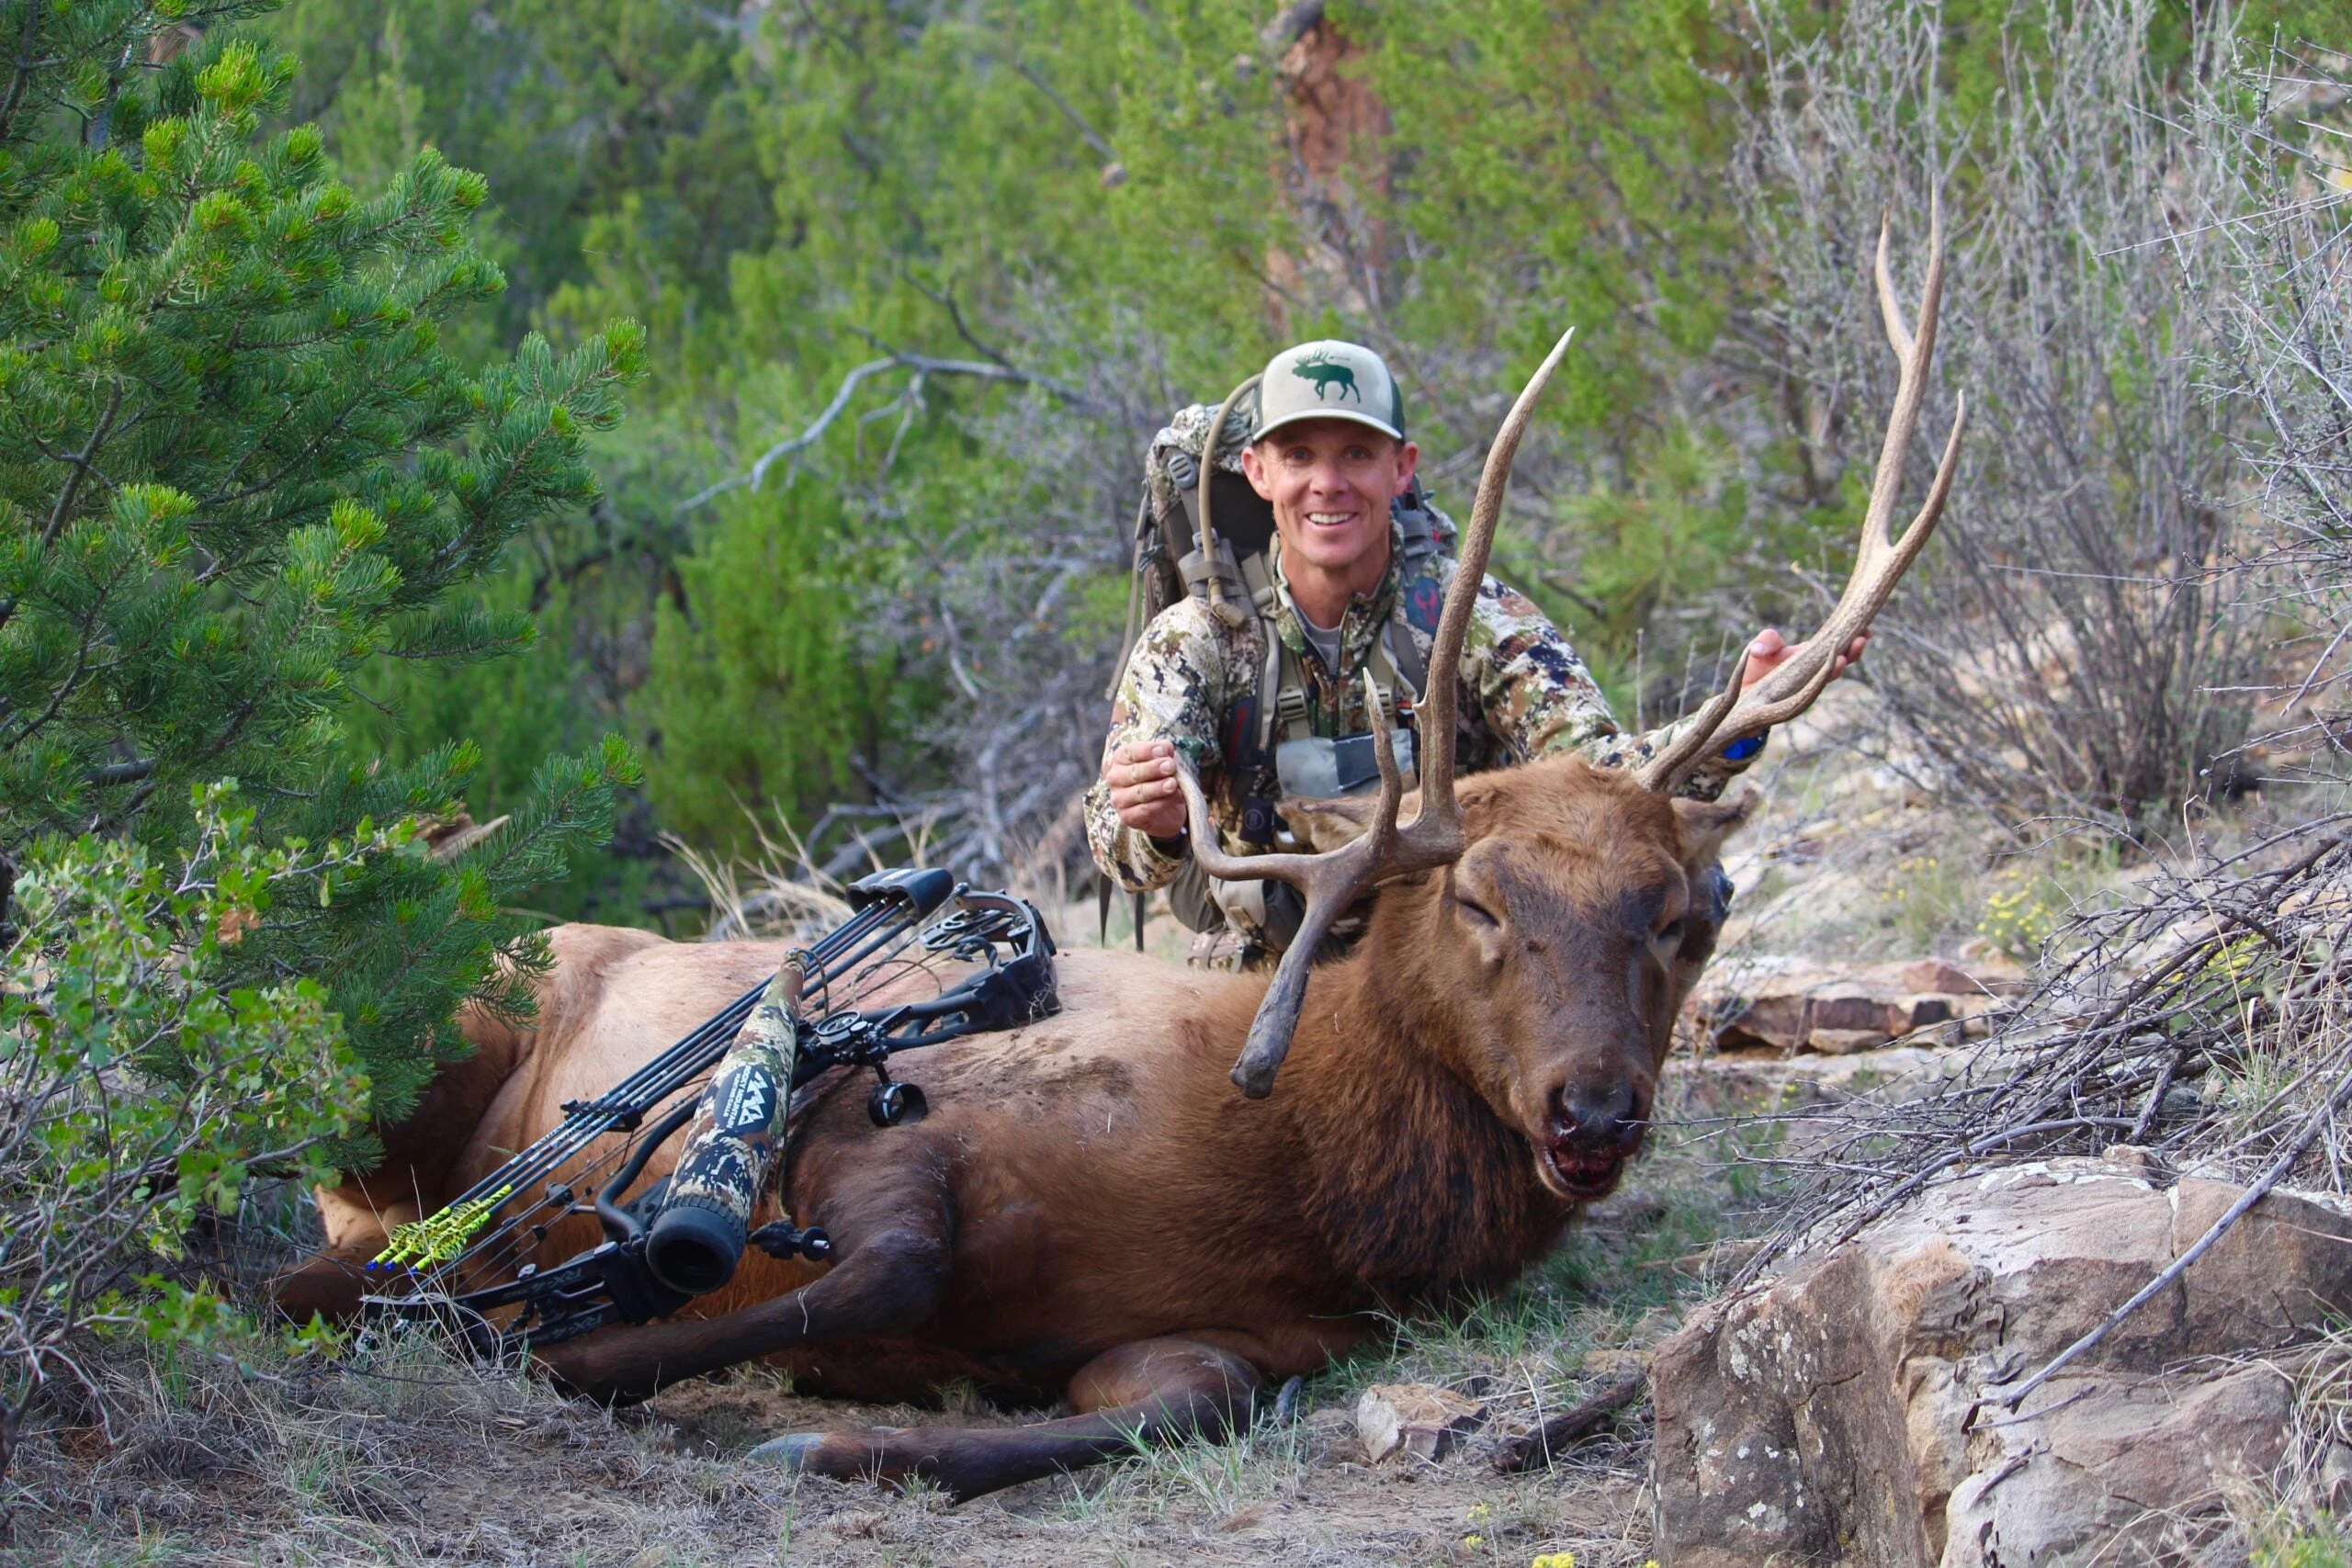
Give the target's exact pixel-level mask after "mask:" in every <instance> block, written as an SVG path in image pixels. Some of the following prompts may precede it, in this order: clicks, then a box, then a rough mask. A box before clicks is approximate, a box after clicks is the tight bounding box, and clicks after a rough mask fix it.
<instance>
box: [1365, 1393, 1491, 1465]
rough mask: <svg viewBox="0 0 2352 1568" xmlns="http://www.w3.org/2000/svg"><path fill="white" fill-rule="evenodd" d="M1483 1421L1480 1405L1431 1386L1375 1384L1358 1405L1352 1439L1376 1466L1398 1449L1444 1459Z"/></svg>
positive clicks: (1417, 1454) (1484, 1407) (1484, 1409)
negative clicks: (1358, 1443)
mask: <svg viewBox="0 0 2352 1568" xmlns="http://www.w3.org/2000/svg"><path fill="white" fill-rule="evenodd" d="M1486 1418H1487V1407H1486V1406H1485V1405H1484V1404H1479V1403H1478V1402H1477V1401H1476V1400H1475V1399H1469V1398H1465V1397H1464V1396H1463V1395H1461V1394H1458V1393H1454V1392H1453V1390H1452V1389H1445V1388H1439V1387H1437V1386H1436V1385H1435V1384H1433V1383H1421V1382H1405V1383H1375V1384H1374V1385H1373V1386H1372V1387H1370V1388H1368V1389H1366V1390H1364V1391H1363V1397H1362V1398H1360V1399H1358V1400H1357V1401H1356V1436H1357V1437H1358V1438H1361V1439H1362V1440H1363V1452H1364V1457H1365V1458H1366V1459H1369V1460H1371V1461H1374V1462H1375V1463H1377V1462H1378V1461H1381V1460H1384V1459H1386V1458H1387V1457H1388V1456H1389V1455H1390V1454H1392V1453H1395V1452H1397V1450H1400V1449H1401V1450H1404V1451H1405V1452H1407V1453H1409V1454H1411V1455H1413V1456H1414V1457H1415V1458H1417V1459H1425V1460H1439V1459H1443V1458H1444V1457H1445V1456H1446V1455H1447V1454H1449V1453H1451V1452H1453V1450H1454V1449H1455V1448H1456V1447H1457V1446H1459V1445H1460V1443H1461V1441H1462V1439H1463V1438H1464V1437H1467V1436H1468V1435H1469V1434H1470V1433H1472V1432H1475V1431H1476V1430H1477V1429H1478V1426H1479V1423H1481V1422H1483V1421H1484V1420H1485V1419H1486Z"/></svg>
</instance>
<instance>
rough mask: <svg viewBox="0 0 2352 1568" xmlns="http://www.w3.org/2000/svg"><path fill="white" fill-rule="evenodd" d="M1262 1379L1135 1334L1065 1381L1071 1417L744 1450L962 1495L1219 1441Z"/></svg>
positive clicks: (1192, 1349)
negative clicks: (1195, 1441)
mask: <svg viewBox="0 0 2352 1568" xmlns="http://www.w3.org/2000/svg"><path fill="white" fill-rule="evenodd" d="M1263 1381H1264V1380H1263V1379H1262V1378H1261V1377H1260V1375H1259V1372H1258V1369H1257V1368H1256V1367H1254V1366H1252V1365H1250V1362H1248V1361H1247V1360H1245V1359H1242V1358H1241V1357H1239V1356H1237V1355H1235V1354H1234V1353H1233V1352H1232V1351H1230V1350H1225V1349H1220V1348H1217V1347H1216V1346H1214V1345H1207V1344H1204V1343H1202V1342H1201V1341H1200V1340H1197V1339H1142V1340H1137V1341H1136V1343H1134V1344H1132V1345H1122V1346H1120V1347H1119V1348H1117V1349H1115V1350H1106V1351H1104V1352H1103V1354H1102V1355H1100V1356H1097V1357H1095V1358H1094V1359H1092V1360H1091V1361H1089V1362H1088V1363H1087V1364H1086V1365H1085V1366H1083V1367H1081V1368H1080V1369H1079V1371H1078V1374H1077V1376H1075V1377H1073V1378H1071V1379H1070V1382H1069V1402H1070V1404H1072V1405H1074V1406H1075V1407H1076V1408H1077V1409H1078V1410H1079V1412H1080V1414H1078V1415H1076V1416H1067V1417H1065V1418H1063V1419H1061V1420H1058V1421H1040V1422H1037V1423H1035V1425H1033V1426H1027V1427H999V1428H979V1429H973V1428H967V1427H903V1428H900V1429H899V1430H897V1431H882V1430H876V1431H870V1432H800V1433H795V1434H793V1435H792V1436H790V1437H785V1438H775V1440H774V1441H772V1442H766V1443H763V1444H761V1445H760V1446H759V1447H758V1448H756V1449H753V1450H752V1452H751V1455H750V1457H751V1458H752V1459H755V1460H763V1461H772V1462H775V1463H780V1464H785V1465H788V1466H790V1467H791V1468H792V1469H794V1470H797V1471H799V1472H804V1473H807V1474H815V1475H829V1476H832V1477H834V1478H836V1479H839V1480H844V1481H845V1480H850V1479H852V1478H854V1477H858V1476H873V1477H875V1478H876V1479H878V1480H883V1481H896V1482H904V1481H907V1480H910V1479H921V1480H922V1481H924V1482H927V1483H931V1484H933V1485H934V1486H939V1487H942V1488H944V1489H945V1490H946V1491H947V1492H948V1493H949V1494H950V1495H953V1496H955V1497H956V1499H957V1500H958V1501H961V1500H962V1499H964V1498H967V1497H977V1496H978V1495H981V1494H982V1493H986V1492H994V1491H997V1490H999V1489H1000V1488H1002V1487H1006V1486H1013V1485H1018V1484H1019V1483H1022V1482H1023V1481H1034V1480H1035V1479H1036V1478H1037V1477H1039V1476H1041V1475H1051V1474H1053V1473H1054V1472H1057V1471H1069V1470H1079V1469H1081V1468H1083V1467H1085V1466H1087V1465H1090V1464H1098V1463H1100V1462H1101V1461H1103V1460H1106V1459H1113V1458H1116V1457H1117V1456H1118V1455H1120V1454H1125V1453H1133V1452H1135V1451H1136V1450H1137V1449H1138V1448H1141V1447H1143V1446H1145V1445H1148V1444H1159V1443H1166V1442H1174V1441H1179V1440H1181V1439H1182V1438H1188V1437H1193V1436H1195V1435H1198V1436H1203V1437H1207V1438H1224V1437H1226V1436H1227V1435H1228V1434H1229V1433H1231V1432H1232V1431H1233V1430H1234V1429H1235V1428H1237V1427H1240V1426H1242V1425H1244V1424H1246V1423H1247V1422H1248V1420H1249V1419H1250V1409H1251V1406H1252V1404H1253V1403H1254V1402H1255V1400H1256V1398H1257V1393H1258V1390H1259V1388H1260V1386H1261V1384H1262V1382H1263Z"/></svg>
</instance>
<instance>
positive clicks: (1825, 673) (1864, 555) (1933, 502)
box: [1634, 197, 1968, 795]
mask: <svg viewBox="0 0 2352 1568" xmlns="http://www.w3.org/2000/svg"><path fill="white" fill-rule="evenodd" d="M1891 221H1892V220H1883V221H1882V222H1881V223H1880V224H1879V231H1878V266H1877V273H1878V303H1879V313H1880V315H1881V316H1883V318H1884V319H1885V322H1886V341H1887V342H1888V343H1889V344H1893V345H1894V357H1895V360H1896V362H1897V363H1898V364H1900V365H1901V366H1902V367H1903V368H1902V375H1901V377H1900V378H1898V379H1897V381H1896V382H1895V388H1894V412H1893V413H1892V414H1891V415H1890V416H1889V417H1888V419H1887V423H1886V442H1885V444H1884V445H1883V446H1881V447H1880V448H1879V455H1878V473H1877V475H1876V477H1875V478H1874V479H1872V481H1871V502H1870V507H1869V510H1868V511H1866V512H1864V513H1863V514H1862V542H1861V547H1860V549H1859V550H1857V551H1856V552H1855V555H1854V573H1853V575H1852V576H1851V577H1849V578H1848V579H1847V580H1846V591H1845V592H1843V593H1842V594H1840V595H1839V596H1838V603H1837V604H1836V605H1835V606H1834V607H1833V608H1832V609H1831V610H1830V612H1829V618H1828V619H1827V620H1826V621H1824V622H1822V624H1821V629H1820V630H1819V631H1817V632H1815V633H1814V634H1813V636H1812V637H1808V638H1807V639H1805V643H1804V647H1803V648H1801V649H1798V650H1797V651H1796V652H1795V653H1794V654H1793V655H1792V656H1791V657H1790V658H1789V659H1788V660H1787V661H1786V662H1785V663H1783V664H1781V666H1780V668H1778V669H1776V670H1774V671H1772V672H1771V673H1770V675H1767V676H1765V677H1764V678H1763V679H1762V680H1761V681H1758V682H1757V683H1756V687H1755V689H1754V690H1753V691H1743V690H1742V689H1741V682H1743V681H1744V680H1745V679H1746V677H1747V656H1746V655H1744V654H1743V655H1742V656H1741V658H1740V660H1739V667H1738V668H1737V669H1736V670H1734V671H1732V676H1731V683H1730V684H1729V685H1727V686H1725V687H1724V689H1723V690H1722V691H1721V692H1718V693H1717V694H1715V696H1714V697H1713V700H1712V701H1710V702H1709V703H1708V704H1707V705H1706V706H1705V707H1703V708H1702V709H1700V710H1699V715H1698V716H1697V717H1696V718H1694V719H1693V720H1692V721H1691V728H1689V729H1687V730H1685V731H1683V732H1682V734H1681V735H1679V736H1678V737H1677V738H1676V739H1675V740H1674V743H1673V744H1672V745H1670V746H1668V748H1667V749H1666V750H1664V751H1661V752H1659V753H1658V754H1657V756H1656V757H1654V758H1652V759H1651V760H1650V761H1648V762H1647V763H1646V764H1645V765H1644V766H1643V767H1642V769H1641V771H1640V772H1639V773H1636V774H1635V775H1634V776H1635V777H1636V778H1638V779H1639V780H1640V781H1641V782H1642V784H1643V787H1645V788H1646V789H1653V790H1657V791H1658V792H1660V793H1661V794H1668V795H1670V794H1672V793H1673V792H1674V790H1675V789H1676V787H1677V786H1679V784H1681V783H1682V781H1683V780H1684V779H1685V778H1687V777H1689V776H1690V773H1691V769H1692V768H1693V767H1695V766H1697V764H1698V761H1699V759H1700V758H1701V757H1702V756H1703V755H1705V754H1706V751H1707V749H1708V748H1709V747H1710V746H1713V745H1716V744H1717V743H1718V742H1721V743H1723V744H1725V745H1735V744H1736V743H1738V742H1739V741H1742V740H1746V739H1749V738H1751V737H1753V736H1758V735H1761V734H1763V733H1764V731H1766V730H1767V729H1770V728H1771V727H1772V726H1774V725H1776V724H1779V723H1781V722H1782V721H1783V720H1786V719H1792V718H1794V717H1796V716H1797V715H1799V714H1801V713H1803V712H1804V710H1805V709H1807V708H1809V707H1811V706H1812V705H1813V704H1814V699H1815V698H1816V697H1818V696H1820V695H1821V690H1822V688H1823V687H1825V686H1826V685H1827V684H1829V679H1830V677H1831V676H1832V675H1834V674H1835V673H1836V672H1837V670H1838V655H1839V654H1840V653H1843V652H1844V651H1845V650H1846V645H1847V644H1849V643H1850V642H1852V641H1853V640H1854V637H1856V636H1857V635H1858V634H1859V633H1860V632H1862V631H1864V630H1866V629H1868V628H1869V626H1870V624H1871V620H1872V619H1873V618H1875V617H1876V616H1877V615H1878V613H1879V610H1880V608H1881V607H1882V606H1883V605H1884V604H1885V603H1886V601H1887V596H1888V595H1889V594H1891V593H1893V592H1894V585H1895V583H1896V582H1897V581H1899V580H1900V579H1901V578H1902V576H1903V574H1904V572H1905V571H1906V570H1909V568H1910V565H1911V562H1912V560H1913V559H1914V558H1917V555H1918V554H1919V551H1920V549H1921V547H1924V546H1925V545H1926V544H1927V542H1928V535H1930V534H1932V533H1934V532H1935V530H1936V519H1937V518H1938V517H1939V516H1941V515H1942V514H1943V509H1944V498H1945V497H1946V496H1948V495H1950V494H1951V481H1952V476H1953V474H1954V472H1955V471H1956V470H1957V468H1958V464H1959V458H1960V433H1961V430H1962V427H1964V426H1965V425H1966V424H1967V423H1968V398H1967V394H1965V393H1962V395H1961V397H1960V399H1959V400H1958V403H1957V406H1956V407H1955V408H1954V409H1953V410H1952V418H1951V435H1950V436H1948V437H1947V438H1946V439H1945V441H1944V455H1943V459H1942V460H1941V461H1940V462H1939V463H1938V464H1937V465H1936V478H1935V482H1934V483H1933V484H1930V485H1929V486H1928V499H1927V500H1926V502H1923V503H1922V504H1921V505H1920V508H1919V513H1918V515H1917V516H1916V517H1914V518H1912V520H1911V525H1910V526H1909V527H1907V528H1905V530H1904V531H1903V536H1902V537H1901V538H1899V539H1893V540H1890V539H1889V538H1888V536H1887V525H1888V523H1889V522H1891V521H1892V520H1893V519H1894V503H1895V501H1896V499H1897V497H1898V496H1899V495H1900V494H1901V493H1902V490H1903V463H1904V459H1905V457H1908V456H1909V454H1910V449H1911V437H1912V435H1913V434H1915V433H1916V432H1917V430H1918V427H1919V404H1920V400H1922V399H1923V398H1924V397H1925V396H1926V395H1927V390H1928V361H1929V360H1931V359H1932V358H1933V357H1934V356H1935V352H1936V310H1937V308H1938V306H1939V305H1940V304H1941V303H1942V301H1943V288H1944V216H1943V205H1942V203H1941V202H1940V201H1939V200H1936V199H1934V198H1932V197H1931V198H1930V199H1929V202H1928V279H1927V283H1926V286H1925V287H1924V288H1921V290H1920V292H1919V331H1918V333H1917V336H1916V337H1915V336H1914V335H1913V334H1912V333H1911V332H1910V330H1909V329H1907V328H1906V327H1905V326H1904V324H1903V306H1902V304H1901V303H1900V302H1899V301H1897V300H1896V299H1895V297H1894V272H1893V270H1892V269H1891V268H1890V267H1889V266H1888V265H1887V260H1886V246H1887V231H1888V228H1889V227H1890V224H1891Z"/></svg>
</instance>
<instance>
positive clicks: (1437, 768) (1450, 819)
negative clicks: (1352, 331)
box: [1407, 327, 1577, 854]
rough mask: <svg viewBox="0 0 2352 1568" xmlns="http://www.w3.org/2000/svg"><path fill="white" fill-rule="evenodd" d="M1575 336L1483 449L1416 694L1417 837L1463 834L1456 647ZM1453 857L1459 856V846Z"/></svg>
mask: <svg viewBox="0 0 2352 1568" xmlns="http://www.w3.org/2000/svg"><path fill="white" fill-rule="evenodd" d="M1576 335H1577V330H1576V328H1574V327H1570V328H1569V329H1568V330H1567V331H1566V332H1564V333H1561V334H1560V341H1559V342H1557V343H1555V344H1553V345H1552V352H1551V353H1550V354H1547V355H1544V363H1543V364H1541V365H1539V366H1537V367H1535V374H1534V375H1532V376H1530V377H1529V378H1527V385H1526V386H1524V387H1522V388H1521V389H1520V393H1519V398H1518V400H1517V401H1515V402H1513V403H1512V404H1511V405H1510V412H1509V413H1508V414H1505V415H1504V416H1503V423H1502V427H1501V428H1500V429H1498V430H1497V431H1496V432H1495V439H1494V444H1493V445H1492V446H1488V447H1487V465H1486V467H1485V468H1483V469H1482V470H1480V472H1479V475H1478V495H1477V499H1476V501H1474V502H1471V506H1470V526H1469V528H1468V530H1467V531H1466V532H1464V534H1463V536H1462V545H1461V548H1460V550H1459V552H1458V554H1457V557H1456V560H1457V564H1456V566H1455V568H1454V573H1453V590H1452V592H1449V593H1447V594H1446V596H1445V610H1444V612H1443V614H1442V615H1440V616H1439V617H1438V623H1437V636H1436V637H1434V638H1432V639H1431V640H1430V661H1429V671H1430V675H1429V682H1428V683H1429V688H1430V689H1429V690H1428V691H1427V692H1425V693H1423V694H1422V695H1421V702H1420V707H1419V712H1418V715H1417V719H1418V722H1417V724H1416V726H1415V728H1417V729H1418V730H1419V733H1420V738H1421V744H1420V750H1421V755H1420V756H1419V758H1418V759H1417V760H1418V761H1419V764H1420V775H1421V809H1420V812H1419V815H1417V816H1416V817H1415V818H1413V820H1412V822H1411V824H1410V826H1409V827H1408V829H1407V831H1408V832H1410V833H1411V834H1413V835H1414V836H1415V837H1416V838H1429V839H1433V840H1447V841H1450V842H1452V843H1453V844H1455V845H1457V846H1458V845H1459V843H1460V840H1461V836H1462V810H1461V807H1459V806H1458V805H1457V804H1456V803H1455V801H1454V798H1453V721H1454V715H1453V693H1454V687H1455V684H1456V682H1457V676H1456V671H1459V670H1460V669H1461V668H1462V644H1463V641H1464V638H1465V637H1468V636H1469V633H1470V615H1471V611H1472V610H1473V609H1474V608H1476V604H1477V599H1478V588H1479V585H1480V584H1481V583H1483V582H1485V581H1486V580H1487V557H1488V556H1489V555H1490V554H1492V553H1493V550H1494V546H1495V525H1496V524H1497V523H1498V521H1499V520H1500V519H1501V517H1502V513H1503V493H1504V491H1506V490H1508V489H1509V488H1510V466H1511V462H1512V460H1513V459H1514V458H1516V457H1518V456H1519V443H1520V440H1521V437H1522V436H1524V435H1525V434H1527V425H1528V422H1529V420H1530V419H1532V417H1533V416H1534V413H1535V400H1536V399H1537V398H1539V397H1541V396H1542V395H1543V392H1544V386H1545V384H1546V383H1548V382H1549V381H1550V380H1551V379H1552V372H1554V371H1555V370H1557V369H1558V368H1559V367H1560V361H1561V360H1562V359H1563V358H1565V357H1566V355H1567V352H1568V344H1569V342H1570V340H1572V339H1573V338H1575V336H1576ZM1454 853H1457V854H1458V853H1460V850H1459V848H1458V847H1457V848H1456V849H1455V850H1454Z"/></svg>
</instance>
